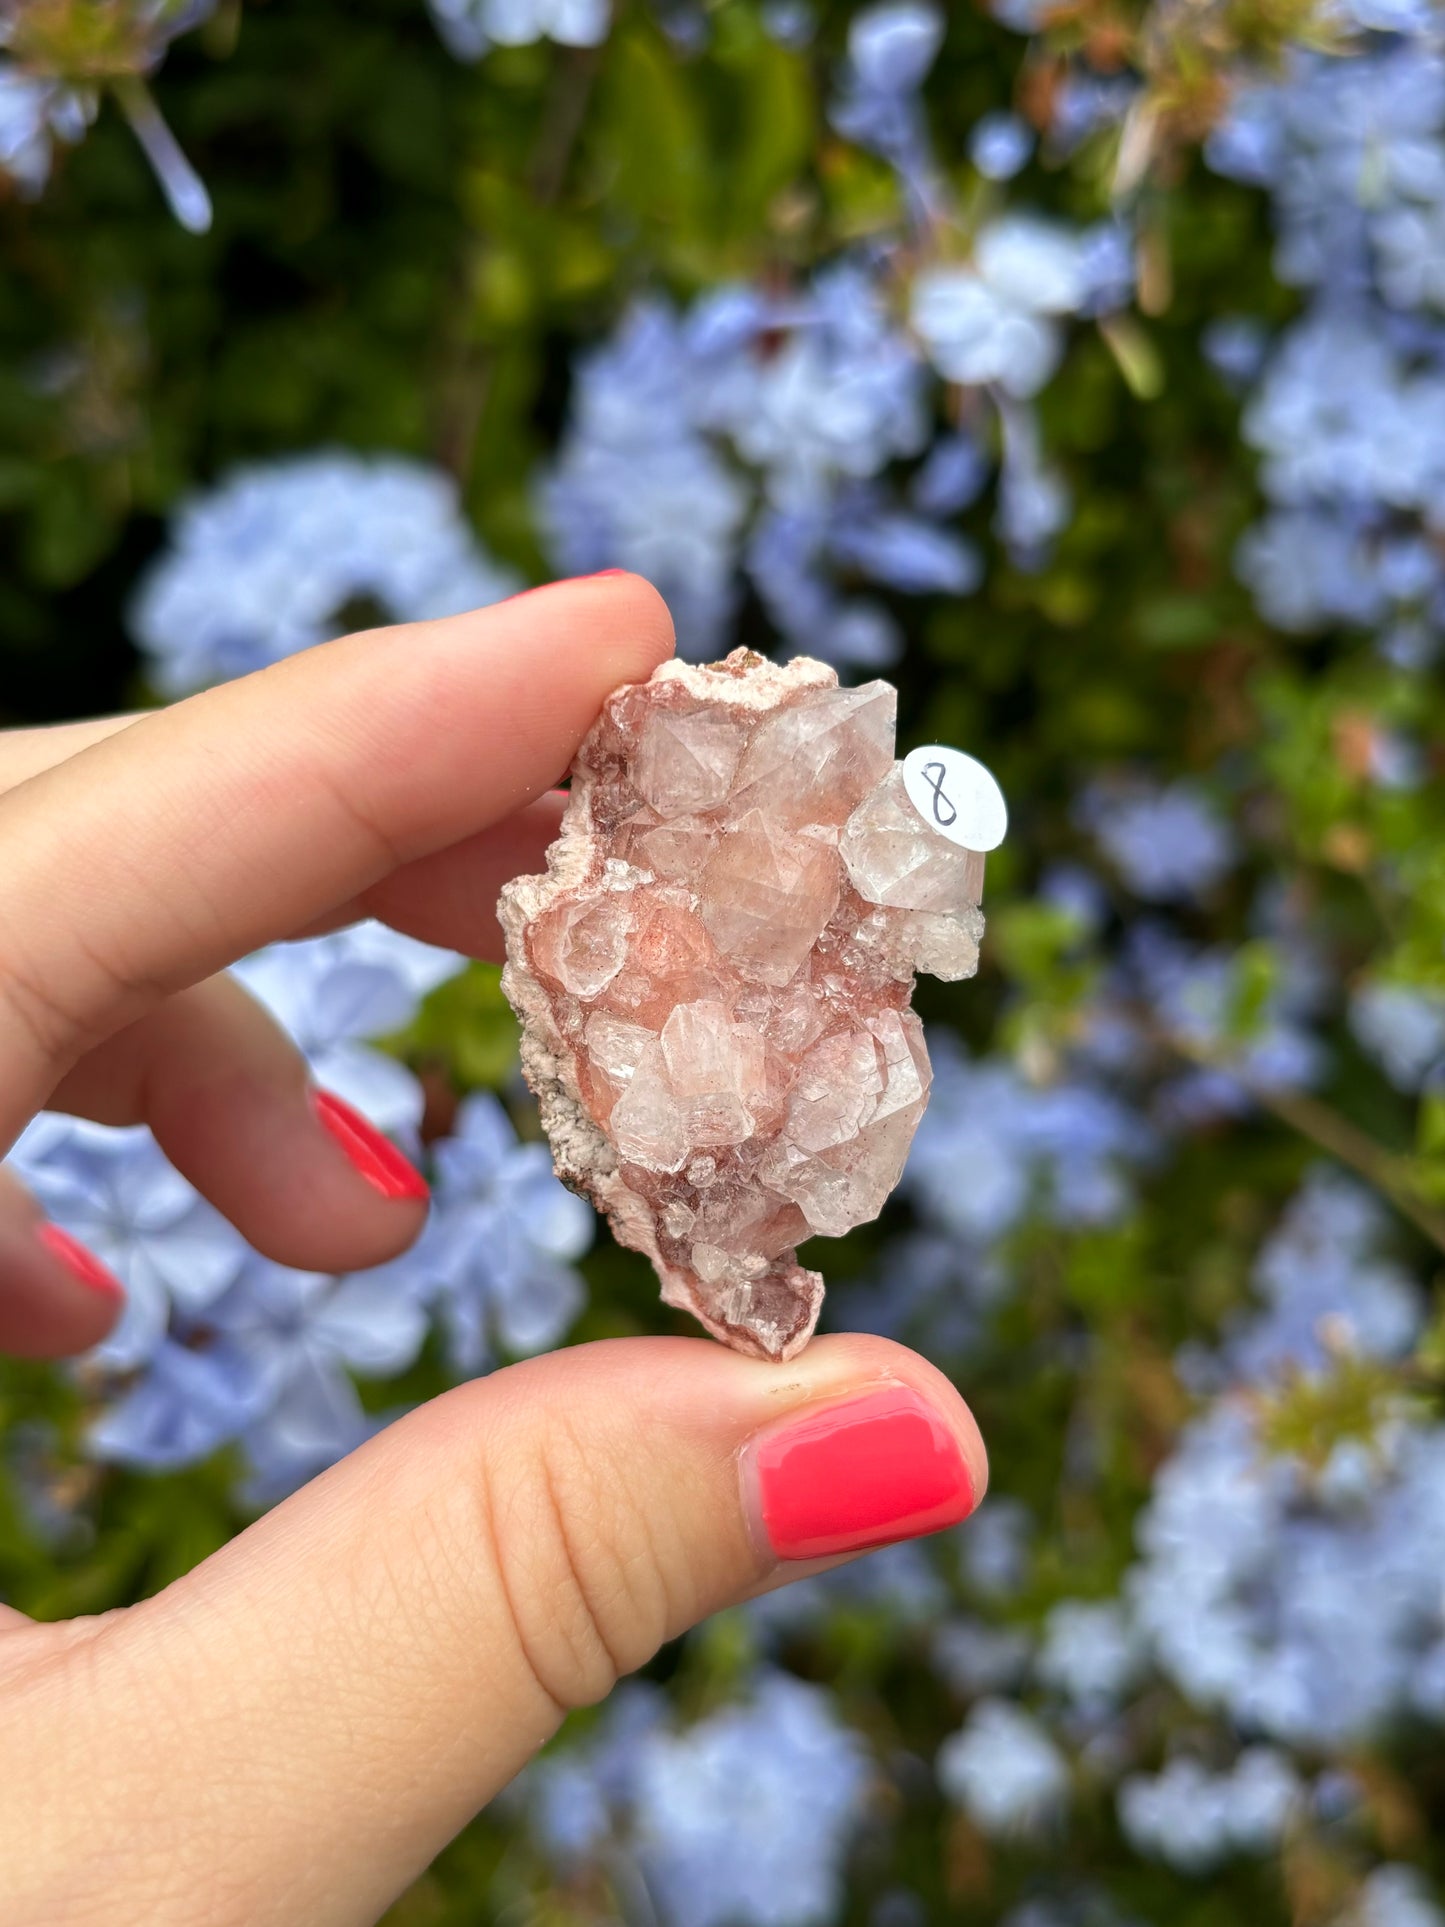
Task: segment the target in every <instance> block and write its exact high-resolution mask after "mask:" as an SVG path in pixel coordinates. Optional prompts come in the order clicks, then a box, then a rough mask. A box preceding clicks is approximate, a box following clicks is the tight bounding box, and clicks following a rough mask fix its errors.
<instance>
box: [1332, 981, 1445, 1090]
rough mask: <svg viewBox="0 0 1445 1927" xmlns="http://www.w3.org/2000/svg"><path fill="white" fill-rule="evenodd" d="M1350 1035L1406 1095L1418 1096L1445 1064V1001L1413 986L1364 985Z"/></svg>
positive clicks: (1353, 1003)
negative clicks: (1410, 1093) (1411, 1093)
mask: <svg viewBox="0 0 1445 1927" xmlns="http://www.w3.org/2000/svg"><path fill="white" fill-rule="evenodd" d="M1350 1029H1351V1030H1352V1031H1353V1032H1354V1033H1355V1036H1356V1037H1357V1038H1358V1039H1359V1041H1360V1043H1361V1044H1362V1045H1363V1046H1364V1048H1365V1049H1366V1050H1367V1051H1368V1052H1369V1053H1370V1055H1371V1056H1372V1057H1373V1058H1375V1059H1376V1061H1377V1062H1378V1063H1379V1064H1380V1065H1381V1066H1382V1067H1383V1068H1384V1071H1385V1074H1386V1076H1387V1077H1388V1078H1389V1079H1390V1082H1391V1083H1392V1084H1394V1085H1396V1086H1397V1087H1398V1088H1399V1089H1400V1090H1402V1091H1417V1090H1419V1089H1420V1087H1421V1085H1423V1084H1424V1083H1425V1081H1426V1079H1427V1078H1428V1077H1429V1075H1430V1073H1431V1072H1432V1071H1433V1070H1434V1069H1435V1068H1436V1067H1437V1066H1438V1065H1439V1064H1440V1063H1441V1062H1442V1060H1445V997H1441V996H1440V995H1439V993H1438V992H1431V991H1426V990H1417V989H1416V988H1414V987H1413V986H1412V985H1409V984H1391V983H1369V984H1362V985H1361V986H1360V988H1359V989H1358V990H1356V991H1355V993H1354V995H1353V996H1352V997H1351V998H1350Z"/></svg>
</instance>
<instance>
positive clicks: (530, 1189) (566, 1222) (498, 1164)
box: [417, 1092, 596, 1373]
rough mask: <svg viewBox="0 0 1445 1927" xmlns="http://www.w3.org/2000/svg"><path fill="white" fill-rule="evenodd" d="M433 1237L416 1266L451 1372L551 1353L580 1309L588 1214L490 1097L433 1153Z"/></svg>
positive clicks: (466, 1111) (468, 1106)
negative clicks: (428, 1288) (431, 1292)
mask: <svg viewBox="0 0 1445 1927" xmlns="http://www.w3.org/2000/svg"><path fill="white" fill-rule="evenodd" d="M435 1162H436V1185H435V1199H436V1209H435V1228H434V1233H433V1242H432V1244H431V1246H430V1247H429V1248H428V1249H426V1250H423V1251H422V1252H420V1253H419V1254H418V1259H417V1262H418V1263H420V1264H422V1265H424V1266H428V1267H430V1268H431V1269H432V1271H433V1273H434V1276H435V1279H436V1283H437V1288H438V1291H439V1309H440V1313H441V1317H442V1320H443V1323H444V1324H445V1327H446V1330H447V1334H448V1342H449V1347H450V1352H451V1360H452V1364H453V1366H454V1367H455V1369H456V1370H457V1371H459V1372H463V1373H472V1372H476V1371H479V1370H480V1369H481V1368H482V1367H483V1365H484V1364H486V1363H488V1362H489V1361H490V1359H491V1357H492V1355H493V1344H494V1342H500V1344H501V1345H502V1346H503V1347H504V1348H505V1349H506V1350H507V1351H509V1352H513V1353H530V1352H539V1351H545V1350H546V1348H547V1347H548V1346H549V1345H555V1344H557V1343H558V1342H559V1341H560V1339H561V1338H562V1336H563V1334H564V1333H565V1332H566V1330H567V1327H568V1326H569V1325H570V1324H571V1323H572V1321H573V1319H574V1318H575V1317H576V1316H577V1313H578V1312H579V1311H580V1310H581V1308H582V1304H583V1301H584V1298H585V1291H584V1288H583V1284H582V1280H581V1278H580V1277H579V1276H578V1274H577V1272H576V1271H575V1270H574V1269H573V1268H572V1262H571V1261H572V1260H573V1259H575V1258H580V1257H581V1255H582V1253H583V1252H584V1251H586V1249H587V1247H588V1246H589V1245H590V1244H591V1242H592V1239H593V1235H594V1232H595V1224H596V1221H595V1219H594V1217H593V1214H592V1210H591V1207H590V1206H588V1205H586V1204H584V1203H583V1201H582V1199H581V1198H578V1197H574V1196H573V1194H572V1193H571V1192H570V1191H568V1190H567V1189H565V1187H564V1186H563V1185H562V1184H561V1183H560V1182H559V1180H558V1179H557V1177H556V1176H555V1175H554V1173H553V1170H552V1159H551V1154H550V1153H549V1151H548V1149H547V1147H546V1145H545V1144H521V1143H519V1142H518V1140H517V1134H516V1132H515V1131H514V1130H513V1128H512V1125H511V1122H510V1120H509V1119H508V1117H507V1114H506V1112H505V1111H504V1110H503V1109H502V1107H501V1105H500V1104H499V1103H498V1102H497V1100H496V1098H494V1097H493V1096H491V1094H490V1093H488V1092H480V1093H478V1094H477V1095H475V1096H472V1097H469V1098H467V1099H466V1100H465V1102H464V1103H463V1104H462V1105H461V1107H460V1109H459V1111H458V1113H457V1117H456V1122H455V1125H454V1128H453V1132H452V1135H451V1136H449V1137H447V1138H444V1139H443V1140H441V1142H440V1143H438V1145H437V1147H436V1152H435Z"/></svg>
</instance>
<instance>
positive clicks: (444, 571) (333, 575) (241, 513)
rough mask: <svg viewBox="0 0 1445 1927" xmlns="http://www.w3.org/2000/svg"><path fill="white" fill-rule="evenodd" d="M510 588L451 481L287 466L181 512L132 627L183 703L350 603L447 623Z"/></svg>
mask: <svg viewBox="0 0 1445 1927" xmlns="http://www.w3.org/2000/svg"><path fill="white" fill-rule="evenodd" d="M518 586H519V584H518V583H517V581H516V579H515V578H514V577H513V576H511V575H510V574H509V573H507V572H505V571H503V570H502V569H499V568H498V567H497V565H496V564H495V563H493V562H492V561H491V560H490V558H489V557H488V556H486V555H485V554H484V552H483V551H482V550H481V549H480V548H479V547H478V545H477V542H476V539H475V538H474V536H473V535H472V532H471V530H470V529H469V528H468V527H467V524H466V523H465V521H464V520H463V518H462V514H461V508H460V504H459V502H458V500H457V493H456V488H455V486H454V484H453V483H452V481H451V479H450V478H449V477H448V476H446V475H444V474H442V473H441V472H440V471H439V470H435V469H430V468H427V467H424V466H423V465H422V464H421V463H419V462H412V461H408V460H405V459H403V458H402V457H400V456H378V457H374V458H367V457H364V456H360V455H351V454H345V453H342V452H339V451H338V452H335V453H320V454H314V455H300V456H294V457H291V458H288V459H285V460H281V461H276V462H268V463H259V464H256V465H254V466H251V467H248V468H241V469H237V470H235V471H234V472H233V473H232V474H231V475H230V476H229V477H228V478H227V480H226V481H225V482H223V483H222V484H221V485H220V486H219V487H218V488H216V489H214V490H212V491H211V492H209V493H208V494H204V495H199V496H195V497H192V499H191V500H190V501H188V502H186V503H184V504H183V505H182V508H181V510H180V513H179V516H178V517H177V519H176V522H175V524H174V527H173V530H172V543H171V548H170V550H169V552H168V553H166V554H164V555H163V556H162V557H161V559H160V560H159V562H157V563H156V564H155V565H154V566H153V568H152V569H151V571H150V573H149V574H148V575H147V576H146V578H145V580H144V581H143V583H142V585H141V588H140V591H139V593H138V595H137V596H136V598H135V602H134V605H133V607H132V610H131V626H132V629H133V630H134V633H135V636H136V639H137V641H138V642H139V643H140V646H141V648H142V649H143V650H144V651H145V653H146V654H147V655H148V656H149V658H150V662H151V670H152V674H153V677H154V680H155V682H156V685H157V687H158V688H159V689H160V690H161V691H162V692H163V693H164V694H166V695H172V696H175V695H185V694H187V693H188V692H189V691H191V690H193V689H199V688H201V687H203V686H204V685H205V684H207V683H214V682H224V681H226V680H227V679H228V678H229V677H232V676H240V675H245V674H246V673H247V672H248V671H250V670H253V669H259V668H263V667H264V666H265V665H266V664H268V663H272V662H277V661H279V660H280V659H281V658H282V657H284V656H290V655H294V654H295V653H296V651H297V650H299V649H309V648H310V647H311V646H312V645H313V644H315V643H318V642H324V641H325V640H326V639H327V638H328V637H331V636H335V635H339V634H340V633H341V632H342V631H343V630H344V629H345V628H346V627H347V626H348V615H349V612H350V611H351V610H353V609H354V608H356V607H357V606H358V605H360V606H361V608H362V609H365V608H366V607H368V606H369V605H371V604H375V605H378V606H379V608H380V610H381V611H382V613H383V614H384V615H385V616H386V617H387V618H389V619H391V620H393V621H401V622H412V621H422V620H426V619H428V618H431V617H434V616H447V615H457V614H459V613H460V612H461V611H463V610H466V609H474V608H479V607H481V606H482V605H483V604H485V603H490V602H496V601H498V600H500V599H501V598H502V597H503V596H506V595H510V594H511V593H512V591H513V590H514V589H515V588H517V587H518Z"/></svg>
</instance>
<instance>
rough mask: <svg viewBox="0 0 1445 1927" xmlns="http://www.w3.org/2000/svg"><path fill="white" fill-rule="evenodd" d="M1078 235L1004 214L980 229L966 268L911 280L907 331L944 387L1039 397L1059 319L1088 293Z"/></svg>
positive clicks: (1055, 352)
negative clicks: (992, 386)
mask: <svg viewBox="0 0 1445 1927" xmlns="http://www.w3.org/2000/svg"><path fill="white" fill-rule="evenodd" d="M1089 288H1090V283H1089V276H1088V272H1087V261H1086V256H1085V253H1084V251H1083V249H1082V247H1081V244H1080V241H1079V237H1078V236H1077V235H1076V234H1075V233H1073V232H1072V231H1071V230H1070V229H1068V228H1064V227H1060V226H1058V225H1056V224H1055V223H1053V222H1050V221H1045V220H1044V219H1042V218H1041V217H1040V216H1037V215H1029V214H1007V215H1003V216H1001V217H1000V218H999V219H998V220H997V221H994V222H992V223H991V224H990V225H989V226H987V227H985V228H983V229H982V230H981V232H980V233H979V236H978V239H977V241H976V243H975V245H974V258H973V261H972V263H971V264H970V265H962V264H960V265H958V266H938V267H930V268H925V269H924V270H923V271H922V272H921V273H920V274H919V275H918V277H917V278H916V280H915V281H914V284H913V305H912V315H913V325H914V328H915V329H916V330H917V332H918V335H919V338H920V339H921V340H922V342H923V345H924V348H925V350H926V352H927V353H928V355H929V358H930V359H931V360H932V362H933V363H934V365H935V367H936V368H937V369H938V371H939V373H940V374H941V375H942V376H943V377H944V379H945V380H946V381H957V382H962V383H965V384H967V385H969V386H977V385H979V384H982V383H996V384H997V385H998V386H999V387H1000V388H1002V389H1003V390H1004V392H1005V393H1007V394H1010V395H1015V396H1019V397H1028V396H1031V395H1034V394H1036V393H1037V392H1038V390H1039V389H1040V388H1042V386H1043V385H1044V383H1045V382H1046V381H1047V380H1048V378H1049V376H1050V375H1052V374H1053V372H1054V370H1055V368H1056V367H1057V366H1058V362H1059V357H1060V355H1061V354H1062V352H1063V335H1062V333H1061V331H1060V329H1059V326H1058V323H1057V319H1056V317H1058V316H1060V315H1064V314H1070V313H1077V312H1078V311H1079V309H1080V308H1081V307H1082V306H1083V305H1084V304H1085V302H1086V301H1087V299H1088V296H1089Z"/></svg>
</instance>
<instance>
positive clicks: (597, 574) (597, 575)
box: [577, 569, 632, 582]
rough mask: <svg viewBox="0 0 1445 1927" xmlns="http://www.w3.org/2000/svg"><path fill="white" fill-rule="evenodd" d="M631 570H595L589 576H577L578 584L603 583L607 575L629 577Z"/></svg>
mask: <svg viewBox="0 0 1445 1927" xmlns="http://www.w3.org/2000/svg"><path fill="white" fill-rule="evenodd" d="M631 574H632V571H631V569H596V570H594V571H593V573H592V574H591V575H579V576H578V577H577V580H578V581H579V582H605V581H606V579H607V577H608V576H609V575H631Z"/></svg>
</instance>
